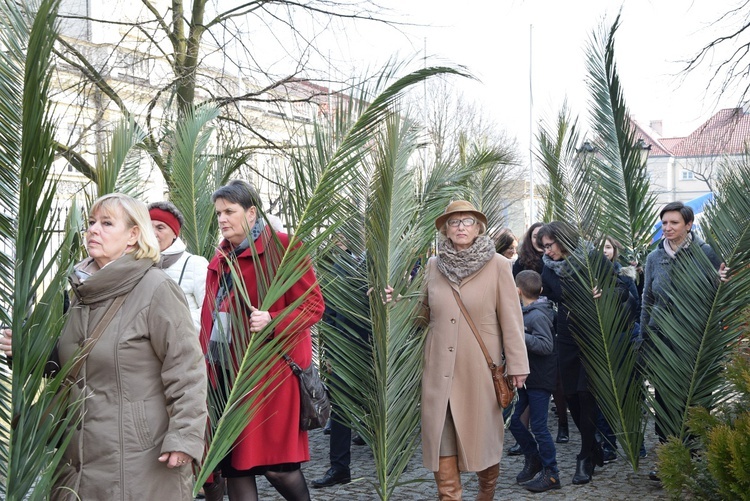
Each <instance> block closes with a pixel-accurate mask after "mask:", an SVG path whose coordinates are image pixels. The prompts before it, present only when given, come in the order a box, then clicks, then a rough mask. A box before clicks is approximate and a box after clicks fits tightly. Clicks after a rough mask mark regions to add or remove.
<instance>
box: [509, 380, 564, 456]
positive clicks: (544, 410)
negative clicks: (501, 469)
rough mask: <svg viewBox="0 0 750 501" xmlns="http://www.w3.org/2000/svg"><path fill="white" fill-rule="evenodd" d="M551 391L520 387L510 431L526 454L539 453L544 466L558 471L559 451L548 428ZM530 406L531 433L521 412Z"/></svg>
mask: <svg viewBox="0 0 750 501" xmlns="http://www.w3.org/2000/svg"><path fill="white" fill-rule="evenodd" d="M549 398H550V392H549V391H545V390H539V389H525V388H519V389H518V402H516V410H515V411H514V412H513V417H511V418H510V432H511V433H512V434H513V437H514V438H515V439H516V441H517V442H518V445H520V446H521V450H522V451H523V453H524V454H539V457H541V458H542V466H544V467H545V468H551V469H554V470H555V471H557V453H556V451H555V443H554V442H553V441H552V435H551V434H550V432H549V428H547V414H548V413H549ZM526 407H528V408H529V425H530V426H531V432H532V433H533V435H532V434H531V433H529V430H527V429H526V427H525V426H524V425H523V423H521V414H523V411H524V410H525V409H526Z"/></svg>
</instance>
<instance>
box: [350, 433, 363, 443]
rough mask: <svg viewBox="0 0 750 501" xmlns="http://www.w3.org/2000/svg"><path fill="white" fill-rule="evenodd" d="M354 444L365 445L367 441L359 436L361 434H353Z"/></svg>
mask: <svg viewBox="0 0 750 501" xmlns="http://www.w3.org/2000/svg"><path fill="white" fill-rule="evenodd" d="M352 443H353V444H354V445H365V444H366V442H365V439H364V438H362V437H360V436H359V433H352Z"/></svg>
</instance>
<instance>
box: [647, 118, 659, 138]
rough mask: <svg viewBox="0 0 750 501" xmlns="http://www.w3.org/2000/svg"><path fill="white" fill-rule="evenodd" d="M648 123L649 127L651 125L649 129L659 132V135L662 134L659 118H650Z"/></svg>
mask: <svg viewBox="0 0 750 501" xmlns="http://www.w3.org/2000/svg"><path fill="white" fill-rule="evenodd" d="M648 125H649V127H651V129H652V130H653V131H654V132H656V133H657V134H659V136H661V135H662V132H661V131H662V121H661V120H651V121H650V122H649V124H648Z"/></svg>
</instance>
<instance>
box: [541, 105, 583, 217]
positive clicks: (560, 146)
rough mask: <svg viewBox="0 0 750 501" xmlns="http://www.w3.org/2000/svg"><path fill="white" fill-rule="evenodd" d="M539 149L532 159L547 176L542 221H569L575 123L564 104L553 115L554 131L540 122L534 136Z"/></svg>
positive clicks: (575, 135) (575, 140)
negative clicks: (570, 167)
mask: <svg viewBox="0 0 750 501" xmlns="http://www.w3.org/2000/svg"><path fill="white" fill-rule="evenodd" d="M537 141H538V143H539V146H538V148H537V151H536V152H535V153H534V156H535V157H536V158H537V160H538V161H539V163H540V165H541V166H542V168H543V169H544V171H545V173H546V175H547V188H546V190H547V192H546V197H544V201H545V205H544V209H543V210H542V221H548V222H549V221H569V220H570V218H569V217H568V205H567V204H566V201H567V200H570V192H571V187H570V179H569V174H568V171H569V167H568V166H570V165H572V164H573V162H574V158H575V155H576V148H577V146H578V141H579V134H578V120H577V119H575V118H572V117H571V115H570V110H569V108H568V105H567V102H565V103H563V106H562V108H561V109H560V111H559V113H558V114H557V120H556V122H555V125H554V128H553V127H552V126H550V125H548V124H545V123H544V122H542V123H541V124H540V126H539V132H538V133H537Z"/></svg>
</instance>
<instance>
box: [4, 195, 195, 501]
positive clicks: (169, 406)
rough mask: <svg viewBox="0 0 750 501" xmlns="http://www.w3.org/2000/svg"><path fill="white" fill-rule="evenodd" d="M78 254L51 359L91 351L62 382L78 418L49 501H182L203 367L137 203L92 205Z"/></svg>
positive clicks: (180, 300) (116, 199)
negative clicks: (83, 254) (76, 404)
mask: <svg viewBox="0 0 750 501" xmlns="http://www.w3.org/2000/svg"><path fill="white" fill-rule="evenodd" d="M86 249H87V251H88V254H89V257H87V258H86V259H84V260H83V261H81V262H80V263H78V264H77V265H76V266H75V268H74V270H73V273H72V274H71V275H70V284H71V287H72V290H73V294H74V297H73V300H72V303H71V307H70V310H69V311H68V313H67V319H66V322H65V327H64V328H63V332H62V334H61V336H60V340H59V341H58V344H57V350H56V352H55V353H54V354H53V359H55V360H53V361H54V362H56V364H58V366H59V364H65V363H66V362H68V361H69V360H71V359H73V358H75V357H79V356H80V354H81V346H83V345H84V343H85V342H88V343H89V345H91V346H93V348H91V349H90V350H89V351H88V355H87V356H86V358H85V361H84V363H83V365H82V367H81V368H80V370H79V371H78V373H77V375H76V379H77V384H74V385H72V386H71V387H70V398H71V399H72V400H74V401H80V402H81V404H80V409H79V411H78V412H79V413H80V414H79V416H77V417H76V418H74V419H73V420H72V421H71V422H72V426H75V428H74V429H70V430H68V432H69V433H71V434H72V438H71V440H70V442H69V443H68V445H67V446H66V448H65V451H64V453H63V460H62V461H61V463H60V466H59V467H58V471H57V479H56V482H55V486H54V488H53V491H52V495H51V499H53V500H66V501H68V500H70V501H72V500H78V499H175V500H177V499H181V500H185V501H187V500H192V499H193V496H192V486H193V483H192V477H193V471H192V465H193V463H194V462H197V461H199V460H200V458H201V456H202V454H203V448H204V437H203V434H204V429H205V425H206V418H207V410H206V371H205V366H204V364H203V361H202V358H203V357H202V354H201V350H200V345H199V343H198V338H197V337H196V336H195V335H194V327H193V322H192V319H191V318H190V312H189V311H188V307H187V303H186V302H185V296H184V294H183V293H182V291H181V290H180V288H179V287H178V286H177V284H176V283H175V282H174V281H172V280H171V279H170V278H169V277H168V276H167V275H166V274H165V273H164V272H163V271H162V270H160V269H158V268H157V267H156V263H157V262H158V261H159V246H158V243H157V241H156V237H155V235H154V232H153V230H152V228H151V221H150V219H149V216H148V211H147V210H146V205H145V204H143V203H142V202H139V201H137V200H135V199H133V198H131V197H129V196H126V195H121V194H117V193H115V194H110V195H105V196H103V197H101V198H99V199H98V200H96V202H94V205H93V206H92V208H91V215H90V217H89V220H88V227H87V229H86ZM8 335H9V333H7V332H6V336H8ZM7 341H8V343H9V342H10V338H8V340H7ZM6 344H7V343H6ZM3 348H4V350H5V351H9V350H10V348H11V346H10V345H9V344H7V347H6V345H3Z"/></svg>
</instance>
